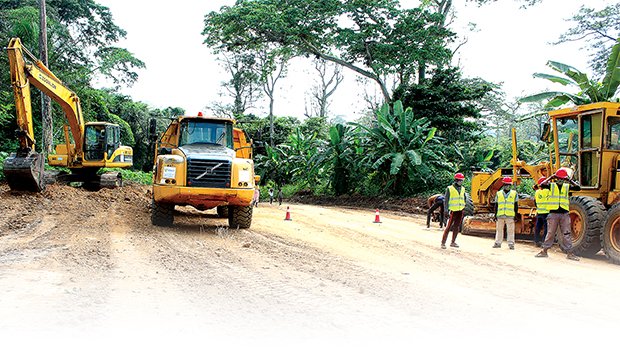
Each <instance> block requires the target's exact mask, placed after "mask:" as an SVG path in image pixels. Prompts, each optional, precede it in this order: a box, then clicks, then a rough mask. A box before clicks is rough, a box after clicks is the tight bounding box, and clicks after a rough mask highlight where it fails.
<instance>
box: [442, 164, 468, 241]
mask: <svg viewBox="0 0 620 355" xmlns="http://www.w3.org/2000/svg"><path fill="white" fill-rule="evenodd" d="M463 180H465V176H464V175H463V174H461V173H457V174H456V175H454V183H453V184H452V185H450V186H448V188H446V192H445V193H444V196H445V199H444V211H449V213H450V217H449V219H448V223H447V224H446V229H444V231H443V238H442V239H441V249H446V241H447V240H448V233H450V230H452V243H450V246H451V247H453V248H458V247H459V245H458V244H456V237H457V235H458V234H459V229H460V228H461V222H462V221H463V214H464V210H465V203H466V198H465V195H466V194H465V188H464V187H463Z"/></svg>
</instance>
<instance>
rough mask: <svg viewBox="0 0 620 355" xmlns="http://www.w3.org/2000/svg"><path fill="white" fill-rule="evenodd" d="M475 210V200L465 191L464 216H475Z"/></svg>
mask: <svg viewBox="0 0 620 355" xmlns="http://www.w3.org/2000/svg"><path fill="white" fill-rule="evenodd" d="M474 212H475V209H474V201H473V200H472V199H471V196H470V195H469V194H468V193H465V209H463V216H473V215H474Z"/></svg>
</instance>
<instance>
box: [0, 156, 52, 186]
mask: <svg viewBox="0 0 620 355" xmlns="http://www.w3.org/2000/svg"><path fill="white" fill-rule="evenodd" d="M44 164H45V159H44V158H43V156H42V155H41V154H39V153H37V152H34V151H27V152H18V153H12V154H11V155H10V156H9V157H8V158H6V159H5V160H4V166H3V170H4V176H5V178H6V181H7V182H8V183H9V187H10V188H11V190H14V191H32V192H40V191H43V190H44V189H45V181H44V179H43V173H44V169H45V165H44Z"/></svg>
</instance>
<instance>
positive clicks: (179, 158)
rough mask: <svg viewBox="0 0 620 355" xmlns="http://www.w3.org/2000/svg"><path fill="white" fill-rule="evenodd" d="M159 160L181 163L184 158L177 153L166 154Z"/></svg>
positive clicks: (166, 162) (165, 162)
mask: <svg viewBox="0 0 620 355" xmlns="http://www.w3.org/2000/svg"><path fill="white" fill-rule="evenodd" d="M161 160H163V162H164V164H181V163H182V162H184V161H185V159H183V157H182V156H179V155H166V156H163V157H161Z"/></svg>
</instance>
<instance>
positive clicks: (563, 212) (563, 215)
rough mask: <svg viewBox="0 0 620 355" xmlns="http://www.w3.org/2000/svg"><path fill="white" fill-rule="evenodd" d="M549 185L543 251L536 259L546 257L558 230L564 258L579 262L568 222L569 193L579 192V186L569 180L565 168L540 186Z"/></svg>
mask: <svg viewBox="0 0 620 355" xmlns="http://www.w3.org/2000/svg"><path fill="white" fill-rule="evenodd" d="M551 179H555V182H551ZM547 184H548V185H549V191H550V194H549V199H548V200H547V202H548V205H547V206H548V208H549V215H548V216H547V236H546V237H545V242H544V243H543V245H542V247H543V249H542V250H541V251H540V252H539V253H538V254H536V257H538V258H541V257H542V258H544V257H547V256H548V254H547V251H548V250H549V249H550V248H551V246H552V245H553V240H554V238H555V234H556V232H557V230H558V228H560V230H561V231H562V240H563V245H564V248H565V249H566V251H567V253H566V257H567V258H568V259H570V260H576V261H577V260H579V258H578V257H577V256H576V255H575V254H574V251H573V238H572V235H571V221H570V215H569V213H568V212H569V210H570V200H569V191H570V190H573V191H579V190H581V187H580V186H579V184H578V183H577V182H575V181H573V180H571V179H570V176H569V171H568V170H567V169H566V168H560V169H558V171H556V172H555V174H553V175H551V176H550V177H548V178H547V179H545V181H543V182H542V184H541V185H543V186H544V185H547Z"/></svg>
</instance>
